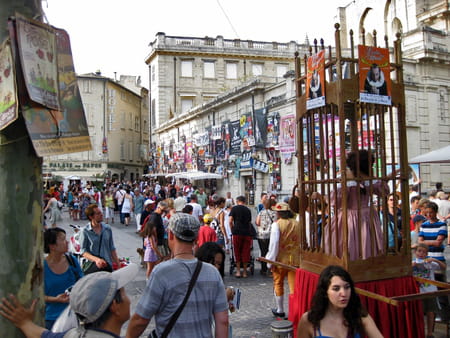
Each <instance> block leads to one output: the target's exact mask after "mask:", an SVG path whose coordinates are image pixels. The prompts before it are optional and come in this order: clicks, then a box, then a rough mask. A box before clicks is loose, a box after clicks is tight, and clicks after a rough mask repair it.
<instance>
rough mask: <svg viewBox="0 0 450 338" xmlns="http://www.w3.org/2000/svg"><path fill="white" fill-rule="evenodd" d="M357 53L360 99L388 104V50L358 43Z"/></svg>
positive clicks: (389, 101)
mask: <svg viewBox="0 0 450 338" xmlns="http://www.w3.org/2000/svg"><path fill="white" fill-rule="evenodd" d="M358 55H359V60H358V61H359V62H358V64H359V99H360V101H361V102H368V103H378V104H384V105H388V106H390V105H391V104H392V101H391V77H390V64H389V50H388V49H387V48H377V47H371V46H363V45H359V46H358Z"/></svg>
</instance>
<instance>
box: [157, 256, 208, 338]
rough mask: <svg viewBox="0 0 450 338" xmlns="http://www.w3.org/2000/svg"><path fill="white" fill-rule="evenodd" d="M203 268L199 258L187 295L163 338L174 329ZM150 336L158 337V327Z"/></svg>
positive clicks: (171, 319)
mask: <svg viewBox="0 0 450 338" xmlns="http://www.w3.org/2000/svg"><path fill="white" fill-rule="evenodd" d="M201 269H202V262H201V261H199V260H197V266H196V267H195V271H194V273H193V274H192V278H191V281H190V282H189V287H188V290H187V292H186V296H184V299H183V302H181V304H180V306H179V307H178V309H177V311H175V313H174V314H173V315H172V317H171V318H170V320H169V323H168V324H167V326H166V328H165V329H164V332H163V333H162V335H161V338H166V337H167V336H168V335H169V333H170V331H171V330H172V327H173V326H174V325H175V323H176V321H177V319H178V317H179V316H180V314H181V312H182V311H183V308H184V306H185V305H186V303H187V301H188V299H189V296H190V295H191V292H192V289H193V288H194V284H195V282H196V281H197V277H198V275H199V274H200V270H201ZM149 338H158V335H157V334H156V329H154V330H153V331H152V333H150V335H149Z"/></svg>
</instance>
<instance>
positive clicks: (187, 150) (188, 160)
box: [184, 141, 194, 169]
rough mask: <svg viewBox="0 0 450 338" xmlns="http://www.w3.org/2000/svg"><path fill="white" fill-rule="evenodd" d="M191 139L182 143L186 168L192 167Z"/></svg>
mask: <svg viewBox="0 0 450 338" xmlns="http://www.w3.org/2000/svg"><path fill="white" fill-rule="evenodd" d="M193 151H194V150H193V147H192V141H186V143H185V145H184V163H185V165H186V169H192V156H193Z"/></svg>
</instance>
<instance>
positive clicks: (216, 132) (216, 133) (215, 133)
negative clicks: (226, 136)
mask: <svg viewBox="0 0 450 338" xmlns="http://www.w3.org/2000/svg"><path fill="white" fill-rule="evenodd" d="M221 138H222V126H220V125H219V126H212V130H211V139H212V140H220V139H221Z"/></svg>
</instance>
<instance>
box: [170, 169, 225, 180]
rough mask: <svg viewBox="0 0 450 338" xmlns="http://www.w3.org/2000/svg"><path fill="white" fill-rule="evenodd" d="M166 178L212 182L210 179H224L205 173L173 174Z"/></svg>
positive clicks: (186, 172) (187, 172) (217, 175)
mask: <svg viewBox="0 0 450 338" xmlns="http://www.w3.org/2000/svg"><path fill="white" fill-rule="evenodd" d="M166 177H175V178H185V179H188V180H191V181H195V180H210V179H216V180H220V179H222V178H223V176H222V175H220V174H215V173H207V172H203V171H185V172H180V173H172V174H168V175H166Z"/></svg>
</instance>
